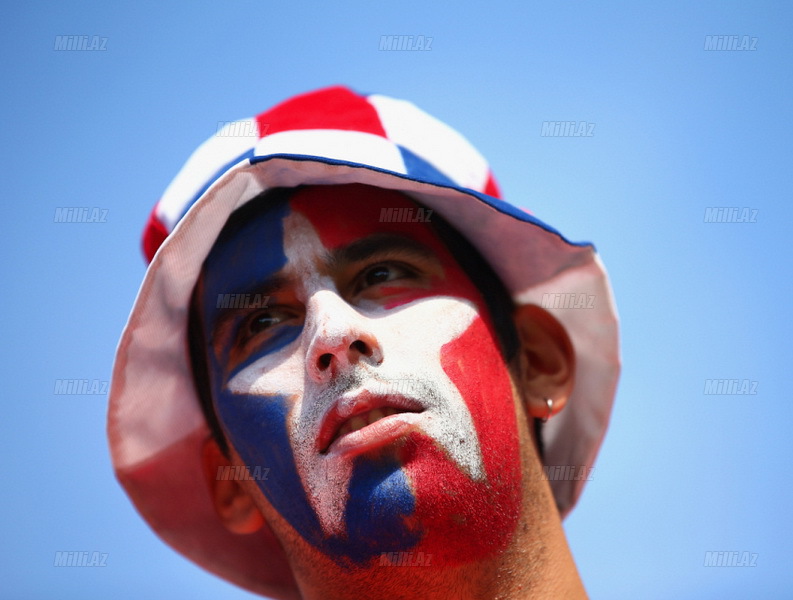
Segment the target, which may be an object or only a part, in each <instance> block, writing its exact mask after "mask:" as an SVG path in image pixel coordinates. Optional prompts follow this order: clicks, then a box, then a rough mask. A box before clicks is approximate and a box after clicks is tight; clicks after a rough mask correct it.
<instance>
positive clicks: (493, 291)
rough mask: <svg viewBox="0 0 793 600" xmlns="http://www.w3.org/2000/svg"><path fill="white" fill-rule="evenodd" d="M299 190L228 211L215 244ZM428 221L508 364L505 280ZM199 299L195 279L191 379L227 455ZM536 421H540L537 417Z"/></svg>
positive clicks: (511, 343)
mask: <svg viewBox="0 0 793 600" xmlns="http://www.w3.org/2000/svg"><path fill="white" fill-rule="evenodd" d="M297 189H299V188H274V189H272V190H268V191H266V192H263V193H262V194H259V195H258V196H256V197H255V198H254V199H252V200H251V201H250V202H248V203H246V204H245V205H244V206H241V207H240V208H238V209H237V210H235V211H234V212H233V213H232V214H231V216H230V217H229V218H228V221H227V222H226V224H225V226H224V227H223V229H222V230H221V232H220V234H219V235H218V238H217V241H216V242H215V243H216V244H217V243H219V242H221V241H225V240H228V239H230V238H232V237H234V236H235V235H236V234H237V233H238V232H239V230H240V229H241V228H242V227H243V226H244V225H245V224H246V223H247V222H248V221H249V220H250V219H251V218H252V217H253V216H254V215H256V214H258V213H260V212H261V211H262V210H273V209H274V208H275V207H277V206H281V205H282V204H283V203H285V202H287V201H288V200H289V198H290V197H291V196H292V194H293V193H294V192H295V191H296V190H297ZM429 224H430V226H431V227H432V228H433V230H434V231H435V233H436V234H437V235H438V237H439V238H440V239H441V241H442V242H443V243H444V244H445V245H446V247H447V248H448V249H449V251H450V253H451V254H452V256H453V257H454V259H455V260H456V261H457V264H458V265H459V266H460V268H461V269H462V270H463V271H464V272H465V273H466V274H467V275H468V277H469V278H470V279H471V281H472V282H473V284H474V285H475V286H476V287H477V289H478V290H479V292H480V293H481V294H482V298H483V299H484V301H485V305H486V306H487V309H488V312H489V313H490V318H491V320H492V322H493V327H494V329H495V333H496V337H497V339H498V343H499V349H500V351H501V355H502V357H503V358H504V361H505V362H506V363H507V364H509V363H511V362H512V361H513V359H514V358H515V356H516V354H517V351H518V348H519V346H520V342H519V338H518V333H517V330H516V329H515V323H514V321H513V311H514V308H515V305H514V303H513V302H512V299H511V297H510V295H509V292H508V291H507V289H506V287H505V286H504V283H503V282H502V281H501V279H500V278H499V277H498V276H497V275H496V273H495V272H494V271H493V268H492V267H491V266H490V264H488V262H487V261H486V260H485V259H484V258H483V257H482V255H481V254H480V253H479V252H478V251H477V249H476V248H474V246H473V245H472V244H471V243H470V242H469V241H468V240H467V239H466V238H465V237H463V236H462V234H460V232H458V231H457V230H456V229H455V228H454V227H453V226H452V225H451V224H450V223H449V222H447V221H446V220H445V219H444V218H443V217H441V216H440V215H439V214H438V213H437V212H433V213H432V218H431V220H430V222H429ZM199 302H200V299H199V294H198V284H196V286H195V287H194V288H193V293H192V297H191V300H190V310H189V315H188V330H187V343H188V352H189V355H190V366H191V367H192V370H193V379H194V382H195V386H196V392H197V395H198V399H199V401H200V403H201V409H202V410H203V412H204V417H205V418H206V420H207V424H208V425H209V429H210V431H211V432H212V436H213V437H214V438H215V441H216V442H217V443H218V446H219V447H220V449H221V450H222V451H223V453H224V454H225V455H226V456H228V450H229V447H228V442H227V441H226V437H225V435H224V434H223V430H222V428H221V427H220V423H219V421H218V418H217V415H216V414H215V409H214V406H213V404H212V393H211V387H210V383H209V372H208V370H207V357H206V346H207V344H206V334H205V332H204V327H203V324H202V322H201V318H200V312H199V310H198V309H199ZM535 422H536V423H540V421H539V420H536V421H535ZM537 433H539V431H537ZM537 440H538V443H539V440H540V436H539V435H537ZM540 449H541V448H540ZM541 451H542V449H541Z"/></svg>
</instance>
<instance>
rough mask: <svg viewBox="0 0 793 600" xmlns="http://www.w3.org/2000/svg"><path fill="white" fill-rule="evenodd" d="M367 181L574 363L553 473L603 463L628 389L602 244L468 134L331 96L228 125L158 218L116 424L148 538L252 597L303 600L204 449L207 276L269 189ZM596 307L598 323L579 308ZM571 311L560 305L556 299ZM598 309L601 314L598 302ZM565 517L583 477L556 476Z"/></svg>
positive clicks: (556, 425)
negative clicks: (207, 468) (408, 201)
mask: <svg viewBox="0 0 793 600" xmlns="http://www.w3.org/2000/svg"><path fill="white" fill-rule="evenodd" d="M348 183H360V184H366V185H370V186H375V187H380V188H386V189H392V190H398V191H400V192H403V193H405V194H407V195H409V196H411V197H412V198H414V199H416V200H417V201H419V202H420V203H422V204H423V205H425V206H427V207H429V208H432V209H433V210H435V211H437V212H438V213H440V214H441V215H442V216H443V217H444V218H445V219H446V220H447V221H449V222H450V223H451V224H452V225H454V227H456V228H457V230H459V231H460V232H461V233H462V234H463V235H464V236H465V237H467V238H468V240H469V241H470V242H472V243H473V245H474V246H475V247H476V248H477V249H478V250H479V252H480V253H481V254H482V256H483V257H484V258H485V259H486V260H487V261H488V262H489V263H490V265H491V266H492V267H493V269H494V270H495V272H496V273H497V274H498V275H499V276H500V277H501V279H502V280H503V282H504V283H505V285H506V286H507V289H508V290H509V291H510V292H511V294H512V297H513V299H514V301H515V303H516V304H518V305H523V304H537V305H543V300H544V299H545V303H544V305H545V306H546V307H547V306H548V299H551V302H552V309H551V312H552V313H553V314H554V316H555V317H556V318H557V319H558V320H559V321H560V322H561V323H562V325H563V326H564V327H565V329H566V330H567V333H568V335H569V336H570V339H571V341H572V344H573V347H574V350H575V355H576V372H575V387H574V389H573V393H572V396H571V397H570V399H569V400H568V404H567V406H566V407H565V409H564V410H563V411H561V412H560V413H559V414H558V415H557V416H556V417H555V418H554V419H553V420H551V421H549V422H548V423H547V424H546V426H545V427H544V428H543V433H542V435H543V442H544V446H545V464H546V465H548V466H581V465H592V464H593V463H594V461H595V456H596V454H597V452H598V449H599V447H600V444H601V442H602V440H603V436H604V435H605V431H606V427H607V424H608V420H609V416H610V413H611V406H612V402H613V399H614V394H615V391H616V386H617V379H618V376H619V348H618V327H617V315H616V308H615V305H614V301H613V298H612V293H611V287H610V285H609V282H608V278H607V275H606V272H605V269H604V267H603V264H602V263H601V261H600V259H599V257H598V255H597V253H596V252H595V249H594V247H593V246H592V245H590V244H578V243H572V242H570V241H568V240H567V239H565V238H564V237H563V236H562V235H561V234H560V233H559V232H557V231H556V230H555V229H553V228H552V227H550V226H548V225H546V224H545V223H543V222H542V221H540V220H538V219H537V218H535V217H534V216H532V215H531V214H529V213H527V212H525V211H523V210H521V209H518V208H516V207H514V206H512V205H510V204H507V203H506V202H504V201H503V200H501V199H500V194H499V191H498V187H497V185H496V183H495V180H494V178H493V175H492V173H491V172H490V168H489V166H488V164H487V162H486V161H485V159H484V158H483V157H482V155H481V154H479V152H477V150H476V149H475V148H474V147H473V146H472V145H471V144H470V143H469V142H468V141H467V140H465V138H463V137H462V136H461V135H460V134H459V133H457V132H456V131H454V130H453V129H451V128H450V127H448V126H447V125H445V124H443V123H441V122H440V121H438V120H436V119H435V118H433V117H431V116H429V115H428V114H426V113H425V112H423V111H421V110H419V109H418V108H416V107H415V106H414V105H413V104H411V103H409V102H405V101H403V100H396V99H394V98H390V97H387V96H381V95H378V94H368V95H361V94H357V93H355V92H353V91H351V90H349V89H347V88H344V87H331V88H326V89H322V90H318V91H315V92H311V93H307V94H303V95H300V96H296V97H294V98H291V99H289V100H287V101H285V102H283V103H281V104H279V105H277V106H276V107H274V108H272V109H270V110H268V111H266V112H263V113H261V114H260V115H258V116H256V117H254V118H251V119H246V120H242V121H236V122H232V123H229V124H227V125H226V126H225V127H223V128H221V129H220V130H219V131H218V132H217V133H216V134H215V135H213V136H212V137H211V138H210V139H209V140H207V141H206V142H205V143H204V144H203V145H201V146H200V147H199V148H198V150H196V151H195V153H194V154H193V155H192V156H191V157H190V159H189V160H188V161H187V163H186V164H185V165H184V167H183V168H182V170H181V171H180V172H179V174H178V175H177V176H176V178H175V179H174V180H173V182H172V183H171V184H170V186H168V188H167V189H166V191H165V193H164V194H163V196H162V198H161V199H160V201H159V202H158V203H157V204H156V206H155V207H154V210H153V212H152V213H151V216H150V218H149V221H148V223H147V225H146V228H145V231H144V235H143V248H144V252H145V254H146V257H147V258H148V259H149V261H150V264H149V268H148V270H147V272H146V276H145V277H144V280H143V283H142V285H141V288H140V290H139V292H138V296H137V298H136V300H135V305H134V306H133V308H132V312H131V314H130V316H129V320H128V322H127V325H126V327H125V329H124V332H123V333H122V336H121V340H120V342H119V345H118V350H117V355H116V361H115V365H114V368H113V377H112V385H111V389H110V405H109V410H108V436H109V440H110V450H111V454H112V458H113V465H114V467H115V470H116V475H117V477H118V479H119V481H120V482H121V484H122V485H123V486H124V488H125V489H126V491H127V493H128V494H129V496H130V498H131V499H132V501H133V503H134V504H135V506H136V507H137V509H138V511H140V513H141V515H142V516H143V518H144V519H146V521H147V522H148V523H149V525H150V526H151V527H152V528H153V529H154V530H155V531H156V532H157V533H158V534H159V535H160V536H161V537H162V538H163V539H164V540H165V541H166V542H167V543H168V544H170V545H171V546H172V547H173V548H175V549H176V550H178V551H179V552H181V553H182V554H184V555H185V556H187V557H188V558H190V559H191V560H193V561H194V562H196V563H197V564H199V565H201V566H202V567H204V568H205V569H207V570H209V571H211V572H213V573H216V574H217V575H219V576H221V577H223V578H225V579H227V580H229V581H231V582H233V583H235V584H237V585H240V586H242V587H244V588H246V589H249V590H251V591H254V592H257V593H260V594H265V595H269V596H272V597H276V598H298V597H299V594H298V591H297V586H296V584H295V580H294V578H293V575H292V572H291V569H290V567H289V564H288V562H287V560H286V557H285V555H284V553H283V550H282V549H281V547H280V545H279V543H278V542H277V541H276V539H275V537H274V536H273V535H272V533H271V532H270V531H269V530H267V528H263V529H262V530H260V531H259V532H257V533H255V534H250V535H236V534H233V533H230V532H228V531H227V530H226V528H225V527H224V526H223V525H222V524H221V522H220V520H219V518H218V517H217V514H216V512H215V509H214V507H213V505H212V502H211V499H210V495H209V493H208V492H207V487H206V486H207V484H206V481H205V477H204V475H203V472H202V468H203V467H202V463H201V448H202V446H203V443H204V442H205V440H206V439H207V438H208V437H209V436H210V433H209V428H208V426H207V424H206V422H205V420H204V416H203V413H202V411H201V407H200V404H199V401H198V398H197V395H196V392H195V387H194V383H193V378H192V372H191V367H190V361H189V355H188V351H187V317H188V309H189V302H190V297H191V293H192V291H193V287H194V285H195V283H196V281H197V279H198V276H199V273H200V270H201V265H202V263H203V261H204V259H205V258H206V256H207V255H208V253H209V251H210V249H211V248H212V245H213V244H214V241H215V239H216V238H217V235H218V233H219V232H220V230H221V228H222V227H223V225H224V224H225V222H226V220H227V219H228V217H229V215H231V213H232V212H234V210H235V209H237V208H239V207H240V206H242V205H243V204H245V203H246V202H248V201H249V200H251V199H253V198H254V197H256V196H257V195H258V194H260V193H261V192H263V191H265V190H267V189H270V188H273V187H295V186H298V185H338V184H348ZM579 298H586V299H587V304H588V305H589V309H587V310H580V308H581V306H580V305H579V303H578V301H577V300H576V301H575V302H573V301H571V300H570V299H579ZM560 299H561V301H560ZM593 300H594V302H593ZM550 479H552V481H550V484H551V488H552V490H553V494H554V496H555V498H556V503H557V506H558V507H559V511H560V513H561V514H562V515H563V516H564V515H566V514H567V513H568V512H569V511H570V510H571V509H572V508H573V506H574V505H575V503H576V501H577V500H578V497H579V495H580V494H581V491H582V489H583V486H584V483H585V480H586V478H585V477H584V478H580V479H578V480H576V478H573V477H565V478H562V479H565V480H553V479H554V478H550Z"/></svg>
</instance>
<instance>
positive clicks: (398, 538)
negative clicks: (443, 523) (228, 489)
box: [202, 202, 421, 565]
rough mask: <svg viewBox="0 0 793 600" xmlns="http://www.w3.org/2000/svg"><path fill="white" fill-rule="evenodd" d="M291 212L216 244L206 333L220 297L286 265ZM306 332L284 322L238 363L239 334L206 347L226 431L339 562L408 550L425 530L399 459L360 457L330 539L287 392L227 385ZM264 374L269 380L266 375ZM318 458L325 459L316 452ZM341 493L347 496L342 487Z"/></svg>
mask: <svg viewBox="0 0 793 600" xmlns="http://www.w3.org/2000/svg"><path fill="white" fill-rule="evenodd" d="M288 214H289V205H288V203H286V202H284V203H282V204H275V205H272V206H269V207H266V208H263V210H262V212H261V213H258V214H256V216H255V217H252V218H251V219H250V220H249V221H248V222H245V223H242V224H241V225H240V226H239V227H237V228H236V230H235V231H234V232H233V235H230V236H222V237H221V239H219V241H218V242H217V243H216V244H215V247H213V249H212V251H211V252H210V255H209V257H208V258H207V261H206V263H205V266H204V271H203V285H204V290H203V295H202V310H203V315H202V323H203V325H204V327H205V332H206V333H207V334H208V335H207V337H208V338H210V339H211V335H210V333H211V332H212V327H213V326H214V323H215V320H216V319H217V317H218V316H219V313H218V311H219V310H228V309H218V308H216V306H217V305H216V302H217V298H218V296H219V295H223V294H238V293H247V292H250V291H252V290H254V289H256V286H257V285H259V284H261V282H263V281H266V280H267V279H269V278H271V277H272V276H273V275H275V274H276V273H278V271H280V270H282V269H283V267H284V266H285V264H286V256H285V253H284V247H283V239H284V233H283V219H284V217H285V216H287V215H288ZM244 318H245V316H244V315H243V316H241V317H240V318H239V319H238V318H237V317H236V316H235V324H234V327H239V326H240V325H241V323H240V322H241V321H243V320H244ZM302 331H303V327H302V326H281V327H279V328H278V329H277V330H276V332H275V333H274V334H273V335H272V336H271V337H270V338H269V339H266V340H264V341H262V342H261V343H260V345H259V346H257V347H254V348H253V349H251V350H250V351H249V353H248V355H247V356H246V357H245V358H244V359H243V361H242V362H241V363H240V364H239V365H234V366H233V367H232V366H231V365H230V364H229V356H230V352H231V349H232V344H233V343H234V341H235V339H236V335H231V336H229V337H228V341H227V342H226V344H225V346H224V347H221V348H219V349H216V350H217V352H216V351H213V350H212V349H209V352H208V357H207V358H208V362H209V370H210V378H211V385H212V392H213V401H214V405H215V411H216V413H217V415H218V418H219V420H220V422H221V424H222V426H223V429H224V430H225V432H226V436H227V438H228V440H229V441H230V442H231V444H232V446H233V447H234V448H235V449H236V451H237V453H238V454H239V455H240V457H241V458H242V460H243V461H244V462H245V464H246V465H249V466H251V467H255V466H260V467H262V468H266V469H269V471H267V473H268V475H267V478H266V479H265V480H257V482H256V483H257V485H258V486H259V488H260V489H261V491H262V493H263V494H264V496H265V497H266V498H267V500H268V501H269V502H270V503H271V504H272V506H273V507H274V508H275V510H277V511H278V512H279V513H280V514H281V515H282V516H283V517H284V519H286V521H287V522H288V523H289V524H290V525H291V526H292V527H293V528H294V529H295V530H296V531H297V532H298V533H299V534H300V535H301V536H302V537H303V539H305V540H306V541H307V542H308V543H309V544H311V545H312V546H314V547H316V548H317V549H319V550H320V551H321V552H323V553H325V554H326V555H328V556H329V557H331V558H333V559H334V560H336V561H337V562H338V563H339V564H341V565H350V564H351V563H352V564H363V563H365V562H367V561H369V560H371V559H372V558H377V557H379V555H380V553H381V552H396V551H403V550H409V549H410V548H412V547H414V546H415V545H416V544H417V543H418V542H419V540H420V538H421V533H420V532H416V531H413V530H411V529H409V527H408V526H407V523H406V520H405V519H406V518H407V517H409V516H410V515H411V514H412V513H413V511H414V509H415V499H414V498H413V494H412V492H411V489H410V486H409V485H408V481H407V477H406V475H405V473H404V471H403V470H402V468H401V465H400V463H399V462H398V461H397V460H396V458H392V459H384V458H378V459H376V460H375V459H369V458H364V457H359V458H358V459H357V460H356V462H355V464H354V466H353V470H352V476H351V479H350V482H349V503H348V505H347V507H346V509H345V517H344V518H345V524H346V528H347V532H346V533H347V535H345V536H341V537H326V536H325V535H324V533H323V531H322V528H321V525H320V520H319V516H318V515H317V514H316V513H315V512H314V508H313V507H312V505H311V503H310V501H309V498H308V496H307V493H306V489H305V486H304V483H303V482H302V480H301V479H300V476H299V474H298V469H297V465H296V462H295V455H294V453H293V451H292V444H291V439H290V432H289V426H288V418H289V411H290V407H291V400H289V399H288V398H287V396H286V395H283V394H281V395H277V394H275V395H271V396H261V395H252V394H234V393H232V392H231V391H230V390H229V389H228V382H229V381H230V379H231V378H232V377H233V376H234V375H236V374H237V373H239V372H240V371H242V370H243V369H245V368H246V367H249V366H250V365H251V364H252V363H253V362H254V361H256V360H258V359H259V358H261V357H262V356H264V355H266V354H268V353H271V352H276V351H278V350H280V349H281V348H283V347H285V346H286V345H288V344H289V343H291V342H292V341H294V340H295V339H297V338H298V337H299V336H300V335H301V333H302ZM262 377H264V378H265V380H266V377H267V374H266V373H265V374H263V375H262ZM286 391H287V390H284V391H283V392H284V393H285V392H286ZM316 460H317V461H320V460H323V459H322V457H321V456H319V455H317V457H316ZM328 485H329V484H328ZM336 493H338V494H344V493H345V490H343V489H339V490H336Z"/></svg>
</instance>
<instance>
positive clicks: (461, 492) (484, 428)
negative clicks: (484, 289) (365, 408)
mask: <svg viewBox="0 0 793 600" xmlns="http://www.w3.org/2000/svg"><path fill="white" fill-rule="evenodd" d="M442 365H443V369H444V371H445V372H446V373H447V374H448V375H449V378H450V379H451V380H452V382H453V383H454V384H455V385H456V386H457V389H458V390H460V393H461V395H462V396H463V398H464V400H465V402H466V405H467V406H468V409H469V411H470V413H471V417H472V419H473V422H474V426H475V428H476V431H477V433H478V435H479V443H480V446H481V450H482V458H483V461H484V467H485V473H486V474H487V480H486V482H484V483H477V482H475V481H473V480H471V479H470V478H468V477H467V476H466V475H465V474H464V473H462V472H460V470H459V469H458V468H457V466H456V465H455V464H454V463H453V462H451V461H450V460H449V459H448V458H447V457H446V456H445V455H444V452H443V450H442V449H441V448H439V447H437V446H436V445H435V443H434V442H433V441H432V440H431V439H429V438H427V437H425V436H422V435H415V436H413V439H412V440H411V442H412V443H409V444H406V446H405V456H404V457H403V459H404V462H405V469H406V471H407V473H408V476H409V478H410V480H411V481H412V482H413V486H414V488H415V489H416V492H417V493H416V511H415V518H416V519H417V521H418V522H419V523H421V524H422V526H423V527H424V528H425V531H426V536H425V538H424V539H423V540H422V542H421V543H420V544H419V547H418V548H417V550H421V551H424V552H427V553H431V554H432V555H433V560H436V563H435V564H438V565H455V564H461V563H466V562H470V561H473V560H477V559H480V558H483V557H486V556H492V554H493V553H495V552H497V551H499V550H502V549H504V548H505V547H506V545H507V544H508V542H509V541H510V539H511V536H512V533H513V531H514V530H515V526H516V525H517V522H518V517H519V515H520V490H521V485H520V483H521V471H520V454H519V452H520V450H519V444H518V438H517V422H516V419H515V411H514V405H513V400H512V388H511V386H510V381H509V375H508V372H507V368H506V365H505V364H504V361H503V359H502V358H501V355H500V354H499V352H498V343H497V340H496V338H495V337H494V336H493V333H492V330H491V328H490V327H489V326H487V325H486V324H485V323H484V322H483V321H482V320H481V319H478V318H477V319H476V320H475V321H474V322H473V323H472V324H471V326H470V327H469V328H468V329H467V330H466V331H465V333H463V334H462V335H461V336H460V337H459V338H457V339H456V340H454V341H452V342H450V343H448V344H446V345H445V346H444V348H443V351H442Z"/></svg>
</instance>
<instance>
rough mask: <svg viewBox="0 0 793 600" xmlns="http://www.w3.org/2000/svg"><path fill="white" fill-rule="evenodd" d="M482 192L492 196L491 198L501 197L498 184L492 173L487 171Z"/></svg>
mask: <svg viewBox="0 0 793 600" xmlns="http://www.w3.org/2000/svg"><path fill="white" fill-rule="evenodd" d="M484 192H485V194H487V195H488V196H493V198H501V190H499V189H498V184H497V183H496V179H495V177H493V174H492V173H489V174H488V176H487V183H486V184H485V189H484Z"/></svg>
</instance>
